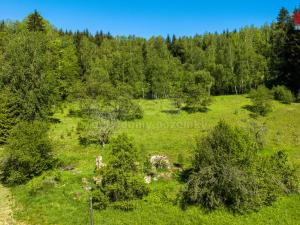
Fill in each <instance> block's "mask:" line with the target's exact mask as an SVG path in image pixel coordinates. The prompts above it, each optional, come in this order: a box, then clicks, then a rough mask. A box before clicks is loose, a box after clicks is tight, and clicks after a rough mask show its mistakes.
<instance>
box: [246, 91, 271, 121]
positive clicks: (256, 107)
mask: <svg viewBox="0 0 300 225" xmlns="http://www.w3.org/2000/svg"><path fill="white" fill-rule="evenodd" d="M249 96H250V98H251V100H252V102H253V105H252V107H251V111H252V112H254V113H256V114H258V115H261V116H265V115H267V114H268V113H269V112H271V111H272V104H271V100H272V94H271V92H270V90H269V89H268V88H266V87H265V86H259V87H258V88H257V89H256V90H251V91H250V94H249Z"/></svg>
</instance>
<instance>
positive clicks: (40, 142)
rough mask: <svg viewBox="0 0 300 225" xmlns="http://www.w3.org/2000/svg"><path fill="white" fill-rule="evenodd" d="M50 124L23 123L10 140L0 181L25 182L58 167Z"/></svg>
mask: <svg viewBox="0 0 300 225" xmlns="http://www.w3.org/2000/svg"><path fill="white" fill-rule="evenodd" d="M47 131H48V126H47V125H46V124H44V123H42V122H38V121H35V122H21V123H19V124H18V125H16V126H15V127H14V128H13V129H12V131H11V135H10V138H9V139H8V145H7V148H6V154H5V158H4V160H2V163H1V165H0V167H1V168H0V169H1V171H2V172H1V180H2V181H3V182H4V183H8V184H22V183H25V182H27V181H29V180H30V179H31V178H33V177H35V176H38V175H40V174H41V173H42V172H43V171H45V170H48V169H51V168H53V167H54V166H55V164H56V162H57V160H56V159H55V158H54V157H53V154H52V145H51V142H50V140H49V137H48V134H47Z"/></svg>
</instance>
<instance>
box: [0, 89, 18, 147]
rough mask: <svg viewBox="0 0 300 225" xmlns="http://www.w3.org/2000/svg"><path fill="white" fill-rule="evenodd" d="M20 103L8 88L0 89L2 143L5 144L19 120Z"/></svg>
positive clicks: (0, 132) (0, 139) (0, 133)
mask: <svg viewBox="0 0 300 225" xmlns="http://www.w3.org/2000/svg"><path fill="white" fill-rule="evenodd" d="M18 106H19V103H18V100H17V98H16V97H15V96H14V95H13V94H12V93H11V91H9V90H8V89H3V90H1V91H0V144H5V143H6V141H7V139H8V137H9V133H10V131H11V129H12V128H13V126H15V125H16V123H17V122H18V117H19V114H20V112H19V107H18Z"/></svg>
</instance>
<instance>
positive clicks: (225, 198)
mask: <svg viewBox="0 0 300 225" xmlns="http://www.w3.org/2000/svg"><path fill="white" fill-rule="evenodd" d="M296 11H300V9H297V10H295V12H296ZM244 94H249V95H248V96H249V97H250V99H251V100H252V105H251V106H248V108H247V109H248V110H250V111H251V112H252V113H254V114H253V115H252V116H253V117H254V118H256V117H257V116H266V115H267V114H268V113H269V112H270V111H271V110H272V106H271V103H270V102H271V100H272V99H275V100H279V101H281V102H282V103H285V104H290V103H292V102H297V101H300V32H299V31H297V30H295V24H294V20H293V16H292V15H291V14H290V13H289V12H288V11H287V10H286V9H285V8H282V9H281V10H280V12H279V14H278V17H277V20H276V22H274V23H272V24H266V25H264V26H262V27H259V28H257V27H254V26H250V27H243V28H241V29H239V30H234V31H228V30H224V32H222V33H205V34H202V35H198V34H197V35H195V36H193V37H190V36H183V37H177V36H175V35H173V36H167V37H161V36H157V37H151V38H149V39H146V38H141V37H136V36H128V37H125V36H113V35H111V34H110V33H105V32H102V31H99V32H96V33H95V34H92V33H90V32H89V31H88V30H85V31H64V30H60V29H57V28H55V27H53V26H52V25H51V24H50V23H49V22H48V21H47V20H46V19H44V18H43V17H42V16H41V15H40V14H39V12H37V11H35V12H33V13H32V14H30V15H28V16H27V17H26V18H25V19H24V20H23V21H21V22H18V21H16V22H11V21H2V22H1V23H0V96H1V97H0V144H1V145H2V146H5V154H4V155H5V157H4V158H3V160H2V161H1V163H0V171H1V172H0V180H1V181H2V182H3V183H4V184H6V185H12V186H14V185H20V184H25V183H27V182H31V180H32V179H33V178H34V177H37V176H39V175H41V174H42V173H43V171H46V170H51V169H55V168H58V167H62V165H64V162H63V161H62V160H61V159H59V157H56V156H55V154H54V153H53V152H54V151H53V145H52V143H51V141H50V139H49V135H48V133H47V132H48V131H49V127H50V125H49V124H55V123H59V122H60V121H59V119H57V118H55V117H53V115H54V113H55V112H56V111H58V110H59V109H61V107H62V105H63V104H65V103H68V104H73V103H74V102H75V103H76V104H77V103H78V105H79V107H78V108H77V109H71V110H70V112H69V115H70V116H74V117H80V118H82V120H81V121H80V122H79V123H78V124H77V127H76V132H77V134H78V140H79V143H80V144H81V145H83V146H88V145H90V144H100V146H101V148H102V149H106V148H107V147H106V144H109V147H110V149H111V153H110V154H111V155H110V156H109V159H110V160H109V161H108V164H107V165H106V167H105V168H104V169H103V170H101V171H100V172H99V171H96V172H95V174H96V175H97V176H100V177H101V182H100V184H98V183H97V182H96V184H95V185H96V186H95V188H94V190H93V194H92V196H93V201H94V208H96V209H105V208H107V207H108V206H109V205H110V204H112V205H113V207H114V208H115V209H122V210H125V211H130V210H131V209H132V208H133V206H132V204H131V202H130V201H131V200H137V199H142V198H143V197H144V196H147V195H148V194H149V192H150V189H149V188H148V186H147V185H146V184H145V182H143V175H145V174H147V175H149V174H152V173H153V171H151V165H150V168H149V163H150V162H145V163H144V162H143V163H144V164H143V163H140V164H143V166H142V167H143V168H140V167H139V165H137V163H136V162H137V161H139V160H140V159H139V157H140V156H138V153H137V149H136V147H135V146H134V144H133V141H132V140H131V138H130V137H128V136H127V135H126V134H119V135H118V136H117V137H113V135H112V134H113V133H114V131H115V130H116V127H117V123H118V122H119V121H133V120H136V119H141V118H143V114H144V111H143V109H142V107H141V106H140V105H139V104H138V100H140V99H149V100H159V99H168V100H171V102H172V104H173V106H174V107H175V108H176V109H177V110H179V111H180V110H183V111H186V112H188V113H196V112H201V113H203V112H206V111H207V110H208V106H209V104H211V102H212V96H220V95H244ZM175 113H176V112H175ZM257 129H260V128H257ZM255 132H256V133H255ZM255 132H254V133H255V135H254V136H253V132H252V133H251V134H249V133H248V132H245V131H244V130H242V129H238V128H232V127H231V126H230V125H229V124H227V123H226V122H224V121H220V122H219V123H218V124H217V125H216V127H215V128H214V129H212V130H211V131H210V133H208V136H207V137H206V138H204V139H203V138H201V139H199V140H198V139H197V146H196V147H195V152H194V156H193V157H192V160H191V163H190V165H189V167H188V168H184V166H183V164H184V163H183V159H182V155H179V158H178V163H177V165H176V167H177V169H178V170H179V171H182V174H181V175H180V176H181V178H182V182H183V183H185V186H184V188H183V189H182V190H181V191H180V192H179V194H178V196H179V197H178V199H177V200H178V202H179V204H180V206H181V207H182V208H183V209H184V208H186V207H187V205H199V206H201V207H205V208H207V209H209V210H211V209H215V208H218V207H221V206H225V207H227V208H229V209H230V210H232V211H234V212H245V211H247V210H256V209H258V208H259V207H260V206H262V205H268V204H270V203H271V202H273V201H274V200H275V199H276V198H277V197H278V196H280V195H284V194H289V193H292V192H295V190H297V185H298V180H297V177H296V175H295V174H296V172H295V170H294V168H293V167H290V166H289V164H288V161H287V156H286V155H285V153H283V152H281V151H278V152H277V153H276V154H274V155H272V156H265V157H262V158H261V157H260V156H259V152H260V151H262V149H263V148H264V144H263V143H262V142H261V139H260V137H261V136H260V134H261V133H260V130H255ZM111 136H112V137H111ZM99 148H100V147H99ZM216 149H217V150H218V151H216ZM141 161H143V160H141ZM166 161H167V160H166ZM166 161H164V160H161V161H159V162H158V164H159V163H162V165H161V164H159V165H158V164H157V166H158V169H163V168H165V167H168V166H166V165H163V164H164V163H166ZM147 163H148V164H147ZM160 167H161V168H160ZM97 173H98V174H97ZM228 174H231V175H232V174H233V175H232V177H231V176H228ZM271 175H272V176H271ZM149 176H150V175H149ZM233 176H235V178H236V177H238V179H236V180H235V178H233ZM54 177H55V176H54ZM55 179H56V178H54V180H55ZM232 180H233V181H232ZM274 180H275V181H274ZM55 182H58V181H56V180H55ZM249 184H251V185H249ZM30 185H32V183H30ZM33 185H34V184H33Z"/></svg>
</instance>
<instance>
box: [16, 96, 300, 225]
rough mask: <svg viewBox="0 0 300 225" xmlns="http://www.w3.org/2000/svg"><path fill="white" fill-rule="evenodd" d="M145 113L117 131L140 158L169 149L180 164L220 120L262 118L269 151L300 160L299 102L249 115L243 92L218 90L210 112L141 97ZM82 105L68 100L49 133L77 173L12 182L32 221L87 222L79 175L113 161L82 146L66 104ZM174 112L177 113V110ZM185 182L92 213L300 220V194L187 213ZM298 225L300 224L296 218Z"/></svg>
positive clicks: (206, 220)
mask: <svg viewBox="0 0 300 225" xmlns="http://www.w3.org/2000/svg"><path fill="white" fill-rule="evenodd" d="M139 103H140V104H141V106H142V107H143V109H144V112H145V115H144V118H143V119H141V120H135V121H129V122H120V124H119V129H118V131H117V132H118V133H120V132H126V133H128V134H129V135H130V136H132V137H134V140H135V142H136V145H137V146H138V148H139V149H140V155H141V157H146V156H147V155H148V154H165V155H167V156H168V157H169V158H170V159H171V162H172V163H173V162H176V160H177V156H178V154H182V155H183V156H184V158H185V166H187V165H188V164H189V158H190V157H191V154H192V152H193V147H194V144H195V137H196V136H199V135H200V136H203V135H206V134H207V132H208V131H209V130H210V129H211V128H212V127H214V126H215V125H216V124H217V123H218V121H219V120H220V119H223V120H225V121H227V122H228V123H229V124H232V125H237V126H240V127H245V128H246V127H249V124H250V123H251V122H253V121H255V122H256V123H261V124H263V123H265V125H266V127H267V133H266V150H265V151H263V152H262V154H271V153H274V152H275V151H277V150H284V151H286V152H287V153H288V154H289V156H290V160H291V162H293V163H295V164H297V165H300V104H291V105H283V104H281V103H278V102H274V103H273V112H271V113H270V114H268V115H267V116H266V117H257V118H256V119H253V118H251V117H250V112H249V111H248V110H247V109H245V106H247V105H249V104H250V99H248V98H246V97H245V96H218V97H214V98H213V103H212V105H211V106H209V109H208V111H207V112H198V113H188V112H185V111H180V112H177V111H176V109H175V108H174V106H173V105H172V103H171V102H170V101H169V100H140V101H139ZM76 107H77V104H76V103H73V104H67V105H65V107H64V108H63V111H61V112H57V113H56V114H55V115H54V117H55V118H57V119H59V120H60V121H61V122H60V123H53V124H52V125H51V130H50V133H49V135H50V138H51V139H52V140H53V143H54V146H55V152H56V154H57V156H58V157H59V159H61V160H62V161H63V162H64V164H65V165H74V166H75V170H74V171H63V172H62V181H61V182H60V183H59V184H58V185H57V187H56V188H54V189H53V190H49V191H41V192H39V193H37V194H36V195H33V196H30V195H29V190H28V186H27V185H23V186H19V187H15V188H12V192H13V195H14V197H15V199H16V203H17V205H16V208H15V212H16V216H17V217H18V218H19V219H20V220H22V221H27V223H28V224H63V225H65V224H66V225H67V224H70V225H71V224H72V225H76V224H78V225H83V224H88V223H89V220H88V202H87V199H88V196H89V193H88V192H87V191H85V190H84V189H83V187H82V186H83V185H82V178H87V179H88V180H89V181H90V182H92V177H93V171H94V168H95V158H96V156H97V155H99V154H101V155H102V156H103V158H104V162H105V161H107V159H108V157H109V156H108V155H109V154H108V153H109V148H108V147H107V148H106V149H104V150H103V149H102V147H101V146H97V145H90V146H87V147H85V146H81V145H79V141H78V137H77V134H76V126H77V123H78V122H79V121H80V118H78V117H74V116H68V114H69V109H70V108H73V109H74V108H75V109H76ZM175 111H176V113H173V112H175ZM180 187H181V184H180V183H178V182H177V181H176V180H175V179H174V180H171V181H158V182H153V183H152V184H151V185H150V188H151V190H152V191H151V193H150V195H149V196H147V197H146V198H145V199H143V200H141V201H137V202H136V205H137V209H136V210H134V211H131V212H122V211H120V210H114V209H110V208H109V209H107V210H105V211H101V212H95V224H113V225H115V224H130V225H131V224H151V225H153V224H172V225H173V224H297V223H298V220H300V212H299V210H298V209H299V208H300V195H293V196H290V197H284V198H282V199H280V200H278V201H277V202H275V203H274V204H273V206H270V207H264V208H263V209H261V210H260V211H259V212H253V213H250V214H247V215H233V214H232V213H229V212H227V211H226V210H217V211H214V212H212V213H205V212H204V211H203V210H201V209H198V208H196V207H190V208H188V209H187V210H186V211H183V210H181V209H180V208H179V206H178V205H175V204H174V203H175V202H176V194H177V192H178V191H179V190H180ZM298 224H299V223H298Z"/></svg>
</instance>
